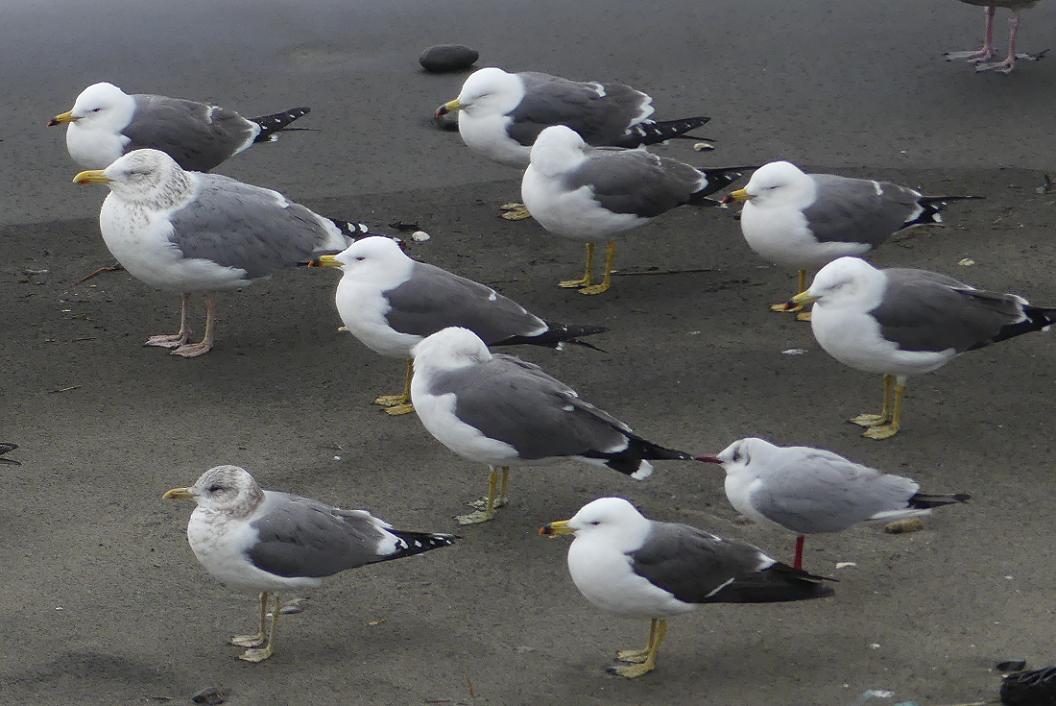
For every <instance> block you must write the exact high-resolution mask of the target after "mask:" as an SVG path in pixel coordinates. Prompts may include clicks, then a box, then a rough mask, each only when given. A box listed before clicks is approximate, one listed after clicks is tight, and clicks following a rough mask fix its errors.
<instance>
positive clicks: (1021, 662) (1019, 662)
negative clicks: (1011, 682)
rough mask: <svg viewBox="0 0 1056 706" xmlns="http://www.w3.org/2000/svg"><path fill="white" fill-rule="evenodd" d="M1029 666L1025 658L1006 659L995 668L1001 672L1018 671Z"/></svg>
mask: <svg viewBox="0 0 1056 706" xmlns="http://www.w3.org/2000/svg"><path fill="white" fill-rule="evenodd" d="M1026 666H1027V660H1025V659H1006V660H1005V661H1004V662H998V663H997V664H996V665H995V666H994V669H996V670H997V671H999V672H1018V671H1021V670H1022V669H1024V668H1025V667H1026Z"/></svg>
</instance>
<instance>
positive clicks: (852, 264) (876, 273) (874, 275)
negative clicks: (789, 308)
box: [793, 257, 887, 311]
mask: <svg viewBox="0 0 1056 706" xmlns="http://www.w3.org/2000/svg"><path fill="white" fill-rule="evenodd" d="M886 286H887V278H886V277H885V276H884V273H883V272H881V271H880V270H878V269H876V268H875V267H873V266H872V265H870V264H869V263H868V262H866V261H865V260H863V259H861V258H860V257H841V258H837V259H835V260H833V261H832V262H830V263H829V264H827V265H825V267H822V268H821V269H820V270H819V271H818V274H816V275H814V281H813V282H811V283H810V288H809V289H808V290H807V291H806V293H805V295H806V296H803V295H797V296H796V297H793V301H796V302H797V303H799V301H805V302H816V304H815V306H817V307H825V308H829V307H831V308H834V309H835V308H846V309H854V310H857V311H870V310H872V309H874V308H876V306H877V305H878V304H880V301H881V300H882V299H883V296H884V288H885V287H886ZM797 300H798V301H797Z"/></svg>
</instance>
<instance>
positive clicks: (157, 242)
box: [73, 150, 366, 358]
mask: <svg viewBox="0 0 1056 706" xmlns="http://www.w3.org/2000/svg"><path fill="white" fill-rule="evenodd" d="M73 181H74V182H75V183H77V184H106V185H107V186H109V187H110V193H109V194H108V195H107V197H106V200H105V201H104V202H103V207H102V209H101V210H100V211H99V229H100V230H101V231H102V235H103V241H104V242H105V243H106V247H107V248H108V249H109V250H110V252H111V254H113V256H114V257H116V258H117V260H118V262H120V263H121V264H122V265H123V266H124V267H125V269H126V270H128V272H129V274H131V275H132V276H133V277H135V278H136V279H138V280H140V281H141V282H144V283H146V284H148V285H150V286H151V287H156V288H158V289H163V290H171V291H175V292H180V293H181V301H180V330H179V332H178V333H176V334H172V335H161V336H152V337H150V338H148V339H147V341H146V343H145V344H144V345H147V346H158V347H161V348H171V349H172V354H173V355H177V356H181V357H184V358H194V357H197V356H200V355H203V354H205V353H208V352H209V351H210V350H212V347H213V338H214V336H215V332H216V300H215V298H214V294H213V293H214V292H216V291H220V290H227V289H240V288H242V287H245V286H246V285H248V284H252V283H253V282H255V281H257V280H259V279H263V278H266V277H269V276H270V275H272V274H274V273H275V272H278V271H280V270H282V269H284V268H287V267H295V266H296V265H297V264H298V263H300V262H304V261H306V260H308V259H310V258H311V257H312V256H313V255H314V253H316V252H317V251H320V250H331V251H333V250H343V249H345V248H346V247H348V245H349V243H350V242H351V241H352V240H354V239H355V238H356V237H359V236H361V235H362V234H363V233H365V232H366V228H365V227H364V226H361V225H352V224H349V223H343V222H338V221H332V220H330V219H329V218H324V217H323V216H319V215H317V214H315V213H312V212H311V211H309V210H308V209H307V208H305V207H304V206H301V205H300V204H296V203H293V202H292V201H287V200H286V198H285V197H284V196H283V195H282V194H280V193H278V192H277V191H272V190H270V189H262V188H261V187H259V186H251V185H249V184H243V183H242V182H240V181H235V180H234V179H229V178H228V177H224V176H219V175H217V174H202V173H199V172H188V171H184V170H183V169H181V168H180V165H178V164H177V163H176V162H175V161H174V160H173V159H172V157H169V156H168V155H167V154H165V153H164V152H159V151H158V150H136V151H135V152H129V153H128V154H127V155H125V156H124V157H121V158H120V159H118V160H117V161H115V162H114V163H113V164H111V165H110V166H108V167H107V168H106V169H93V170H89V171H85V172H81V173H80V174H78V175H77V176H75V177H74V178H73ZM192 292H205V293H206V299H205V301H206V320H205V335H204V337H203V338H202V340H201V341H200V342H199V343H188V340H189V339H190V335H191V331H190V328H189V327H188V326H187V310H188V308H189V306H190V299H191V293H192Z"/></svg>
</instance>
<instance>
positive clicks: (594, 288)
mask: <svg viewBox="0 0 1056 706" xmlns="http://www.w3.org/2000/svg"><path fill="white" fill-rule="evenodd" d="M615 261H616V243H615V242H613V241H609V247H608V248H607V249H606V250H605V276H604V277H602V278H601V283H600V284H592V285H590V286H589V287H583V288H582V289H580V290H579V293H580V294H588V295H589V294H602V293H603V292H607V291H609V287H611V286H612V265H613V263H614V262H615Z"/></svg>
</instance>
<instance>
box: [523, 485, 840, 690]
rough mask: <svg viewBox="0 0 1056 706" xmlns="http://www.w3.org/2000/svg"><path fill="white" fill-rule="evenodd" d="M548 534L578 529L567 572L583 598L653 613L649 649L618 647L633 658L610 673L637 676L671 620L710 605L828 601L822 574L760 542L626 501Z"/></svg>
mask: <svg viewBox="0 0 1056 706" xmlns="http://www.w3.org/2000/svg"><path fill="white" fill-rule="evenodd" d="M539 532H540V534H543V535H562V534H574V535H575V536H576V538H575V540H573V542H572V546H570V547H569V548H568V573H569V574H570V575H571V576H572V582H573V583H575V584H576V588H578V589H579V592H580V593H582V594H583V597H584V598H586V599H587V600H588V601H590V602H591V603H593V604H594V605H596V606H597V607H598V608H601V609H602V610H605V611H608V612H610V613H615V614H616V615H619V616H623V617H627V618H649V620H650V624H649V641H648V643H647V644H646V646H645V649H641V650H620V651H619V652H617V653H616V659H617V660H619V661H621V662H629V663H630V664H627V665H625V666H619V667H609V671H610V672H612V673H614V674H618V675H620V676H622V677H627V678H630V679H633V678H635V677H640V676H642V675H644V674H648V673H649V672H651V671H653V669H654V668H655V667H656V655H657V652H658V651H659V649H660V644H661V643H662V642H663V641H664V636H665V635H666V634H667V619H668V618H669V617H671V616H673V615H681V614H682V613H688V612H690V611H692V610H695V609H696V608H697V607H698V606H700V605H703V604H705V603H778V602H786V601H803V600H809V599H812V598H825V597H826V596H831V595H832V594H833V590H832V588H830V587H829V586H826V585H824V584H823V583H821V582H822V581H824V580H826V579H824V578H823V577H821V576H814V575H812V574H808V573H806V572H805V571H802V570H800V569H795V568H793V567H791V566H788V565H786V564H782V563H780V562H778V561H775V560H774V559H771V558H770V557H769V556H767V555H766V554H764V553H763V552H762V551H761V550H760V549H759V548H758V547H754V546H752V545H751V544H745V543H744V542H738V541H736V540H730V539H723V538H722V537H717V536H715V535H713V534H709V533H708V532H705V531H703V530H699V529H697V528H696V527H690V526H689V525H683V524H675V523H672V522H655V521H652V520H649V519H647V518H645V517H643V516H642V514H641V513H639V512H638V511H637V510H636V509H635V508H634V506H633V505H631V504H630V503H629V502H627V501H626V500H624V499H622V498H600V499H598V500H595V501H593V502H591V503H588V504H586V505H584V506H583V507H582V508H580V510H579V512H577V513H576V514H575V515H574V516H573V517H572V519H570V520H560V521H557V522H551V523H550V524H548V525H545V526H544V527H542V528H541V529H540V530H539Z"/></svg>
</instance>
